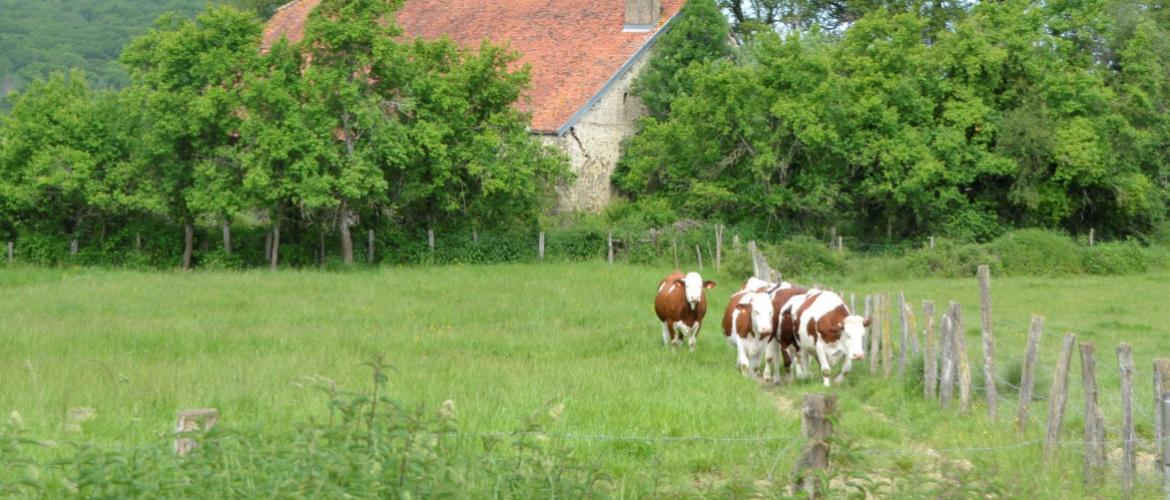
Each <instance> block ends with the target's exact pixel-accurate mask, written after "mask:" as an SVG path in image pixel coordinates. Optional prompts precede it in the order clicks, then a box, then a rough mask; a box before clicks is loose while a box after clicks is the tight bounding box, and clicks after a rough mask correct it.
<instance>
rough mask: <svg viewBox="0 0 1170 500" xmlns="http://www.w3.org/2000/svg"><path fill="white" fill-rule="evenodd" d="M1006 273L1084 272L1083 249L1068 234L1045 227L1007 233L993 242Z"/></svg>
mask: <svg viewBox="0 0 1170 500" xmlns="http://www.w3.org/2000/svg"><path fill="white" fill-rule="evenodd" d="M990 247H991V251H992V252H993V253H995V254H996V255H998V256H999V258H1000V261H1001V262H1002V268H1003V272H1004V274H1007V275H1012V276H1027V275H1038V276H1058V275H1064V274H1076V273H1080V272H1082V271H1083V267H1082V260H1083V259H1082V257H1081V248H1080V247H1078V246H1077V245H1076V243H1074V242H1073V241H1072V240H1071V239H1069V238H1068V237H1067V236H1065V235H1062V234H1059V233H1054V232H1051V231H1045V230H1043V229H1022V230H1019V231H1012V232H1010V233H1007V234H1005V235H1003V236H1001V237H1000V238H998V239H996V240H995V241H993V242H991V244H990Z"/></svg>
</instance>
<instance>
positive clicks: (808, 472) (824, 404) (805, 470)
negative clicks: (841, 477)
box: [794, 394, 837, 498]
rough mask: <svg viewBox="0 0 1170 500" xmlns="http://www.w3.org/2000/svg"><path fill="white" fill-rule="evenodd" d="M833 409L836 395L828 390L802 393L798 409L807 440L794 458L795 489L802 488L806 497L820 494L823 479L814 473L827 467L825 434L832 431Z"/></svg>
mask: <svg viewBox="0 0 1170 500" xmlns="http://www.w3.org/2000/svg"><path fill="white" fill-rule="evenodd" d="M836 411H837V396H836V395H832V394H805V395H804V407H803V408H802V410H801V425H800V427H801V430H802V432H803V434H804V435H805V437H807V438H808V442H807V443H805V445H804V453H802V454H801V456H800V459H799V460H797V462H796V467H795V471H794V472H795V474H794V475H795V476H796V487H795V488H794V489H795V490H796V491H804V492H805V494H807V495H808V497H809V498H823V497H824V494H825V491H824V490H823V488H822V485H823V482H822V481H821V478H819V477H817V476H818V473H823V472H824V471H825V470H827V469H828V468H829V438H830V437H832V435H833V414H834V413H836Z"/></svg>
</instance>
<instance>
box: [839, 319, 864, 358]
mask: <svg viewBox="0 0 1170 500" xmlns="http://www.w3.org/2000/svg"><path fill="white" fill-rule="evenodd" d="M868 323H869V321H867V320H866V319H865V318H863V317H861V316H847V317H846V318H845V328H844V330H845V331H844V332H842V335H841V336H842V337H843V338H844V340H845V351H846V353H847V354H849V357H851V358H853V359H854V360H860V359H864V358H865V327H866V326H867V324H868Z"/></svg>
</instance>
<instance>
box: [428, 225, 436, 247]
mask: <svg viewBox="0 0 1170 500" xmlns="http://www.w3.org/2000/svg"><path fill="white" fill-rule="evenodd" d="M427 246H428V247H430V249H431V251H432V252H434V251H435V230H434V229H432V228H427Z"/></svg>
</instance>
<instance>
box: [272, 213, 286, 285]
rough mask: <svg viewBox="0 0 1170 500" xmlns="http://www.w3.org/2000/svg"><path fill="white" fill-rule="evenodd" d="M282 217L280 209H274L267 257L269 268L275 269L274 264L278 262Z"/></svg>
mask: <svg viewBox="0 0 1170 500" xmlns="http://www.w3.org/2000/svg"><path fill="white" fill-rule="evenodd" d="M282 217H283V214H282V213H281V210H280V209H279V208H278V209H277V210H276V217H275V218H274V219H273V221H272V255H271V256H270V259H269V269H272V270H273V271H275V270H276V265H277V264H278V263H279V262H280V219H281V218H282Z"/></svg>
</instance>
